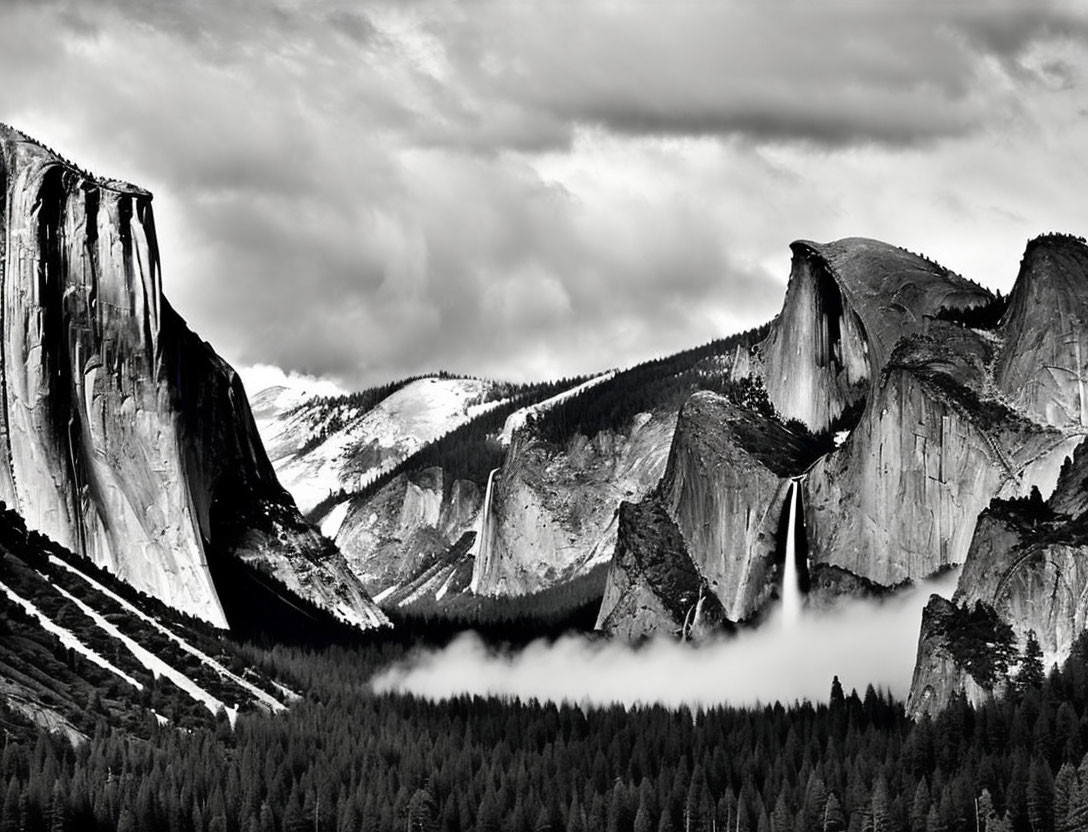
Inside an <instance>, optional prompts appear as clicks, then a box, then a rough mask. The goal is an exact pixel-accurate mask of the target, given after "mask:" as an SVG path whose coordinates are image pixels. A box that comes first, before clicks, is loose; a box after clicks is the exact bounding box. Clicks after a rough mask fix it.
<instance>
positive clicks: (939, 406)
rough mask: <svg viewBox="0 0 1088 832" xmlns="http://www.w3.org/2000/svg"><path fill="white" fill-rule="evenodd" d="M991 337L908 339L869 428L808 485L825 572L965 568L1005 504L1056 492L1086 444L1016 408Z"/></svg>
mask: <svg viewBox="0 0 1088 832" xmlns="http://www.w3.org/2000/svg"><path fill="white" fill-rule="evenodd" d="M993 360H994V343H993V342H992V340H991V339H987V338H984V337H982V336H980V335H977V334H975V333H974V332H972V331H971V330H967V329H961V328H960V327H958V326H955V325H952V324H947V323H940V322H933V323H932V325H931V326H930V328H929V332H928V334H926V335H915V336H912V337H910V338H907V339H904V340H902V341H901V342H900V345H899V347H898V348H897V349H896V350H895V351H894V352H893V353H892V355H891V356H890V358H889V359H888V361H887V362H886V365H885V367H884V370H883V372H882V373H881V375H880V378H879V381H878V383H877V385H876V389H875V391H874V392H873V394H872V398H871V399H870V400H869V403H868V405H867V406H866V408H865V410H864V412H863V414H862V417H861V421H860V422H859V423H858V425H857V426H856V427H855V428H854V429H853V431H852V433H851V434H850V436H849V438H848V439H847V440H846V442H845V443H844V445H843V446H842V448H841V449H839V450H838V451H836V452H834V453H832V454H829V455H828V456H825V457H824V458H822V459H821V460H819V461H818V462H817V463H816V464H815V466H814V467H813V469H812V471H811V473H810V474H809V476H808V477H807V479H806V481H805V494H806V498H807V500H806V509H805V528H806V531H807V533H808V539H809V554H810V557H811V559H812V561H813V563H815V564H820V563H823V564H828V565H830V566H836V567H839V568H841V569H844V570H846V571H847V572H850V573H852V574H854V575H857V576H859V577H862V578H865V579H867V580H869V581H872V582H875V583H877V584H880V585H882V586H886V587H890V586H895V585H898V584H901V583H903V582H904V581H914V580H919V579H922V578H925V577H928V576H930V575H932V574H934V573H936V572H937V571H939V570H940V569H942V568H943V567H947V566H951V565H953V564H960V563H963V562H964V559H965V558H966V556H967V550H968V546H969V545H970V542H971V535H972V532H973V530H974V523H975V518H976V517H977V516H978V514H979V512H980V511H982V509H983V508H985V507H986V505H987V504H988V503H989V501H990V499H991V498H993V497H995V496H1006V497H1015V496H1021V495H1026V494H1027V493H1028V491H1029V490H1030V487H1031V486H1032V485H1033V484H1038V485H1040V487H1042V488H1044V489H1046V491H1047V492H1049V490H1051V489H1053V487H1054V483H1055V481H1056V480H1057V475H1058V469H1059V467H1060V465H1061V462H1062V460H1063V459H1064V458H1065V456H1066V454H1068V453H1071V452H1072V449H1073V447H1075V446H1076V444H1077V443H1078V442H1079V441H1080V437H1068V436H1066V435H1064V434H1063V433H1061V432H1060V431H1058V430H1055V429H1052V428H1049V427H1046V426H1043V425H1039V424H1037V423H1035V422H1033V421H1031V420H1029V419H1027V418H1025V417H1024V416H1023V415H1022V414H1020V413H1019V412H1017V411H1015V410H1013V409H1011V408H1010V407H1008V406H1007V405H1006V404H1005V403H1004V402H1003V401H1002V400H1001V398H1000V397H999V396H997V395H996V393H995V391H994V390H993V385H992V382H991V380H990V378H989V376H988V368H989V366H990V365H991V364H992V362H993Z"/></svg>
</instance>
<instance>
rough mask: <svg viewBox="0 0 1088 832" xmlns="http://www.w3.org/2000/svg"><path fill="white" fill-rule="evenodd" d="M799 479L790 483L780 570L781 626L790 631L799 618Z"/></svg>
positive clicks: (800, 598) (800, 599)
mask: <svg viewBox="0 0 1088 832" xmlns="http://www.w3.org/2000/svg"><path fill="white" fill-rule="evenodd" d="M800 484H801V480H800V478H797V479H794V480H792V481H791V482H790V497H789V499H790V514H789V521H788V522H789V525H788V526H787V527H786V562H785V566H784V569H783V570H782V626H783V627H784V628H785V629H787V630H788V629H792V628H793V627H794V626H795V625H796V624H797V620H798V619H799V618H800V617H801V602H802V597H801V580H800V575H799V574H798V571H797V494H798V491H799V490H800Z"/></svg>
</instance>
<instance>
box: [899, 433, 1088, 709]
mask: <svg viewBox="0 0 1088 832" xmlns="http://www.w3.org/2000/svg"><path fill="white" fill-rule="evenodd" d="M1086 482H1088V447H1085V446H1084V445H1082V446H1080V447H1079V448H1077V450H1076V452H1075V453H1074V455H1073V457H1072V459H1071V460H1070V461H1068V462H1067V464H1066V465H1065V466H1064V467H1063V469H1062V472H1061V476H1060V478H1059V481H1058V484H1057V487H1056V488H1055V491H1054V494H1053V495H1052V496H1051V498H1050V500H1048V501H1047V502H1046V504H1043V503H1042V501H1041V499H1039V500H1033V499H1018V500H994V501H993V502H992V503H991V504H990V506H989V507H988V508H987V509H986V511H984V512H983V514H982V516H981V517H980V518H979V520H978V525H977V527H976V529H975V535H974V538H973V539H972V541H971V550H970V553H969V555H968V557H967V562H966V563H965V564H964V567H963V572H962V573H961V575H960V580H959V585H958V587H957V589H956V594H955V595H954V596H953V598H952V603H951V604H949V603H948V602H943V605H947V606H948V607H951V609H950V610H949V609H945V608H944V607H943V606H935V603H936V602H931V604H930V606H929V607H927V608H926V612H925V614H924V615H923V618H922V631H921V636H920V639H919V645H918V660H917V664H916V666H915V673H914V680H913V683H912V686H911V694H910V699H909V700H908V708H909V709H910V711H911V712H912V713H914V714H915V715H920V714H922V713H927V712H932V711H935V710H938V709H939V708H941V707H943V706H944V705H945V704H947V702H948V701H949V699H950V698H951V697H952V696H953V695H954V694H956V693H958V692H961V691H969V692H973V695H975V696H983V695H988V694H989V693H990V692H992V691H993V689H994V688H995V687H997V686H999V685H1000V684H1001V683H1003V682H1004V678H1003V677H1001V678H996V679H986V680H983V681H984V682H986V684H980V682H979V680H978V678H977V673H973V670H974V669H973V668H972V667H971V666H970V663H969V661H968V660H967V659H968V658H969V657H970V655H971V648H972V646H973V645H972V644H971V643H970V641H969V637H968V636H967V635H964V634H959V633H951V634H950V633H949V632H948V628H947V627H946V626H943V622H944V621H946V620H947V619H948V618H949V616H952V615H960V616H962V615H964V614H965V611H968V610H972V609H974V608H975V606H976V605H977V604H982V605H983V606H984V607H985V608H987V609H989V610H992V611H993V614H994V616H995V618H996V620H997V621H998V622H1001V623H1003V624H1005V625H1007V626H1008V628H1009V629H1010V632H1011V634H1012V637H1013V643H1014V645H1023V644H1024V643H1025V641H1026V639H1027V634H1028V632H1029V631H1034V632H1035V633H1036V636H1037V638H1038V641H1039V645H1040V646H1041V647H1042V649H1043V655H1044V659H1045V663H1046V664H1047V666H1049V665H1050V664H1052V663H1055V662H1061V661H1064V660H1065V659H1066V658H1067V657H1068V656H1069V653H1070V650H1071V648H1072V646H1073V642H1074V640H1075V639H1076V637H1077V635H1078V634H1079V633H1080V632H1081V631H1083V630H1084V628H1085V625H1086V624H1088V487H1086V485H1085V484H1086ZM992 647H993V645H990V644H988V645H982V648H984V649H987V650H990V649H992ZM950 656H952V657H958V658H957V660H952V659H950V658H949V657H950ZM976 687H978V688H979V690H976V689H975V688H976Z"/></svg>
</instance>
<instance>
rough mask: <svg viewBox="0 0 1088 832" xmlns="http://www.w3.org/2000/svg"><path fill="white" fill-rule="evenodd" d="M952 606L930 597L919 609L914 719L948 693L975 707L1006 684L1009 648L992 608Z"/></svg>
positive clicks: (938, 704)
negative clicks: (920, 629)
mask: <svg viewBox="0 0 1088 832" xmlns="http://www.w3.org/2000/svg"><path fill="white" fill-rule="evenodd" d="M974 613H975V614H974V615H972V614H971V611H967V610H964V609H961V608H960V607H957V606H956V605H955V604H953V603H952V602H951V601H948V600H947V599H945V598H942V597H941V596H939V595H933V596H931V597H930V599H929V603H928V604H926V607H925V609H924V610H923V611H922V631H921V635H920V636H919V640H918V658H917V661H916V662H915V665H914V676H913V679H912V681H911V693H910V699H909V700H908V702H907V710H908V712H910V713H911V714H912V715H914V716H915V717H921V716H923V715H925V714H929V715H933V714H935V713H936V712H937V711H939V710H940V709H941V708H942V707H944V705H946V704H947V703H948V702H949V700H950V699H951V698H952V696H953V695H962V696H964V697H966V698H967V701H969V702H970V703H971V704H972V705H979V704H981V703H983V702H985V701H986V700H987V699H988V698H989V697H990V696H992V695H993V693H994V691H995V689H997V688H999V687H1003V686H1004V684H1005V681H1004V675H1005V672H1006V671H1007V669H1008V668H1007V664H1006V663H1005V660H1004V658H1003V657H1004V656H1005V654H1006V653H1007V650H1008V643H1007V641H1006V638H1005V635H1004V634H1003V633H1002V632H1001V629H1000V627H999V626H995V625H998V622H997V620H996V616H995V615H994V613H993V610H992V609H989V608H986V607H979V608H978V609H977V610H975V611H974Z"/></svg>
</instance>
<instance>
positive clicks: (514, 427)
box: [499, 370, 616, 446]
mask: <svg viewBox="0 0 1088 832" xmlns="http://www.w3.org/2000/svg"><path fill="white" fill-rule="evenodd" d="M615 375H616V371H615V370H610V371H609V372H607V373H604V374H603V375H599V376H596V377H595V378H591V379H590V380H589V381H586V382H583V383H582V384H579V385H578V386H577V387H572V388H570V389H569V390H564V391H563V392H562V393H560V394H558V395H556V396H552V397H551V398H550V399H545V400H544V401H542V402H537V403H536V404H531V405H529V406H528V407H523V408H522V409H521V410H515V411H514V412H513V413H511V414H510V415H509V416H507V417H506V422H505V424H503V426H502V433H501V434H499V441H500V442H502V444H503V445H504V446H508V445H509V444H510V442H511V440H512V439H513V438H514V433H515V431H518V430H521V429H522V428H523V427H525V423H526V422H528V421H529V417H530V416H536V415H538V414H540V413H544V412H546V411H548V410H551V409H552V408H553V407H555V406H556V405H557V404H562V403H563V402H565V401H566V400H567V399H572V398H574V397H575V396H580V395H581V394H582V393H584V392H585V391H586V390H589V389H591V388H593V387H596V386H597V385H598V384H602V383H604V382H606V381H608V380H609V379H611V378H612V377H613V376H615Z"/></svg>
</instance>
